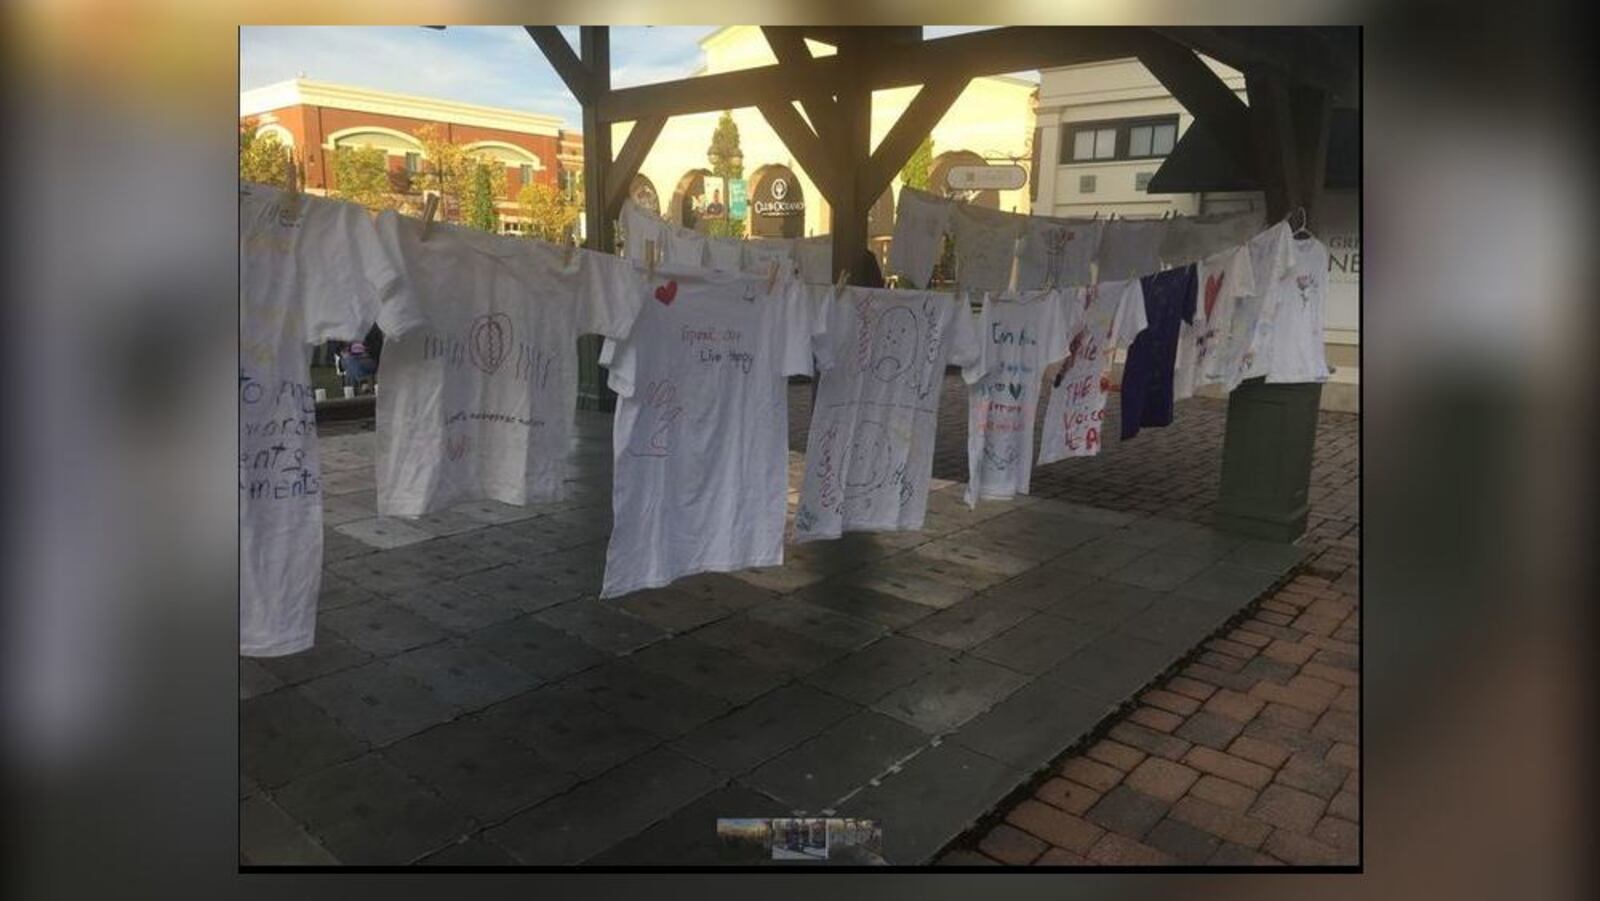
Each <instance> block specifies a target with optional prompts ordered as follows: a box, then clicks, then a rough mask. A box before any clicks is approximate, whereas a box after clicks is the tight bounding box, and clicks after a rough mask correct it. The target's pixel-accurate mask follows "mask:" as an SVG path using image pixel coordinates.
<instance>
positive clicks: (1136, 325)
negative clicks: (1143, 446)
mask: <svg viewBox="0 0 1600 901" xmlns="http://www.w3.org/2000/svg"><path fill="white" fill-rule="evenodd" d="M1073 294H1074V295H1075V296H1073V297H1071V298H1070V299H1069V300H1068V303H1076V304H1077V305H1078V306H1079V307H1080V308H1082V310H1083V318H1082V320H1081V321H1080V325H1079V326H1078V328H1077V330H1076V331H1075V332H1074V334H1073V337H1072V339H1071V341H1070V342H1069V344H1068V346H1067V352H1068V354H1070V356H1068V358H1067V362H1066V365H1065V366H1064V367H1062V369H1061V371H1060V372H1059V373H1057V375H1056V379H1055V382H1054V383H1053V384H1052V386H1051V390H1050V402H1049V404H1048V405H1047V406H1046V408H1045V414H1044V432H1043V435H1042V436H1041V440H1040V444H1039V462H1040V463H1054V462H1055V461H1057V460H1064V459H1066V458H1067V457H1092V456H1094V455H1095V454H1098V453H1100V445H1101V442H1102V441H1103V440H1104V435H1105V429H1104V426H1103V424H1102V420H1103V419H1104V418H1105V408H1106V395H1107V393H1108V392H1110V390H1111V376H1110V370H1111V356H1112V352H1113V351H1114V350H1116V348H1118V347H1128V346H1129V345H1131V344H1133V339H1134V338H1136V337H1138V336H1139V333H1140V332H1142V331H1144V329H1145V326H1146V325H1148V324H1149V320H1148V319H1147V318H1146V317H1145V312H1144V289H1143V288H1142V287H1140V285H1139V280H1138V279H1136V278H1131V279H1126V280H1124V281H1118V282H1101V283H1099V284H1096V285H1089V286H1088V287H1084V288H1077V289H1074V291H1073Z"/></svg>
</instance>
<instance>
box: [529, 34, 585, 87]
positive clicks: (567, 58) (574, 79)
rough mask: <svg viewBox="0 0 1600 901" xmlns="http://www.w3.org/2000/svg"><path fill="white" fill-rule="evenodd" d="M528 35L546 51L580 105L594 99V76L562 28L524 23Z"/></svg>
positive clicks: (542, 50)
mask: <svg viewBox="0 0 1600 901" xmlns="http://www.w3.org/2000/svg"><path fill="white" fill-rule="evenodd" d="M522 27H523V29H525V30H526V31H527V32H528V37H531V38H533V42H534V43H535V44H537V45H539V50H540V51H541V52H543V53H544V58H545V59H547V60H549V61H550V65H551V66H552V67H553V68H554V69H555V70H556V74H557V75H559V76H561V80H562V81H563V82H565V83H566V85H567V90H569V91H571V92H572V96H574V97H576V98H578V105H579V106H587V105H588V104H589V102H590V101H591V100H593V99H594V95H593V92H592V82H593V80H594V76H593V74H592V73H590V71H589V70H588V69H587V68H585V67H584V65H583V63H582V62H581V61H579V59H578V55H577V54H576V53H573V52H572V45H571V44H568V43H567V39H566V38H565V37H563V36H562V34H561V29H559V28H557V27H555V26H554V25H524V26H522Z"/></svg>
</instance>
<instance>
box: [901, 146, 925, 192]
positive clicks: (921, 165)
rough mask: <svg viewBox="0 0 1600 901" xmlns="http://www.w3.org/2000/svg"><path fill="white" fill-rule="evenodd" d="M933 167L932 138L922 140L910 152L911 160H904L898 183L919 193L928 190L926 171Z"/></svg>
mask: <svg viewBox="0 0 1600 901" xmlns="http://www.w3.org/2000/svg"><path fill="white" fill-rule="evenodd" d="M932 167H933V136H932V135H929V136H927V137H926V138H923V139H922V143H921V144H918V145H917V149H916V150H913V151H911V158H910V159H908V160H906V164H905V166H903V167H901V169H900V183H901V184H903V185H905V186H906V187H908V188H916V189H917V190H919V191H926V190H928V171H929V170H930V169H931V168H932Z"/></svg>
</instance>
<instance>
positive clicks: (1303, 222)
mask: <svg viewBox="0 0 1600 901" xmlns="http://www.w3.org/2000/svg"><path fill="white" fill-rule="evenodd" d="M1295 213H1299V214H1300V227H1299V228H1295V229H1294V236H1295V237H1296V238H1309V237H1311V230H1310V229H1309V228H1307V227H1306V226H1308V225H1309V224H1310V216H1309V215H1308V214H1307V213H1306V208H1305V207H1303V206H1297V207H1295V208H1294V209H1292V210H1290V211H1289V215H1287V216H1285V217H1283V221H1284V222H1290V223H1292V222H1293V220H1294V214H1295ZM1289 227H1290V228H1294V226H1293V225H1292V224H1291V225H1290V226H1289Z"/></svg>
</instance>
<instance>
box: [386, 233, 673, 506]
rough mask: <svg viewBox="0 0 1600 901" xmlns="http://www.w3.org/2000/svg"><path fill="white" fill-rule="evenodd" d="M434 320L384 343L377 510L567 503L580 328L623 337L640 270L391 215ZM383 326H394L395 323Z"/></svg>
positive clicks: (389, 237) (420, 297) (419, 297)
mask: <svg viewBox="0 0 1600 901" xmlns="http://www.w3.org/2000/svg"><path fill="white" fill-rule="evenodd" d="M378 229H379V231H380V232H381V233H382V234H383V235H384V237H385V240H386V241H387V242H389V243H391V245H392V246H397V247H398V248H399V251H400V257H401V259H402V260H403V261H404V263H405V266H406V272H407V274H408V276H409V278H410V281H411V283H412V285H414V288H415V290H414V292H413V293H414V296H415V299H416V302H417V305H418V306H419V307H420V309H421V311H422V313H423V315H424V316H425V318H426V320H427V322H428V325H427V327H426V328H423V329H418V330H416V332H415V334H414V335H408V336H406V337H405V338H404V339H401V340H394V341H390V342H388V343H386V344H385V345H384V355H383V363H382V367H383V368H382V376H383V391H382V392H381V393H380V394H379V396H378V410H377V414H378V423H377V431H378V434H377V474H378V512H379V513H381V514H384V515H386V516H420V515H422V514H425V513H430V512H433V511H435V510H441V509H444V508H445V507H449V506H451V505H453V504H456V503H460V502H462V501H469V500H480V499H485V498H487V499H492V500H497V501H500V502H502V503H507V504H515V505H519V506H520V505H524V504H528V503H532V502H536V501H548V500H558V499H560V497H561V492H562V487H563V483H564V480H565V478H566V459H567V453H568V450H569V448H570V445H571V439H572V426H573V416H574V414H573V398H574V397H576V396H577V393H578V351H577V341H578V336H579V335H586V334H598V335H606V336H610V337H624V336H626V335H627V334H628V330H629V329H630V328H631V327H632V326H633V320H634V317H635V316H637V315H638V312H639V298H640V294H641V291H640V289H639V285H640V283H641V281H640V275H639V270H638V268H637V267H635V266H634V265H633V264H631V263H629V262H628V261H627V260H625V259H623V258H622V257H617V256H611V255H609V254H600V253H592V252H589V251H584V250H577V251H574V252H573V254H572V262H571V263H570V265H569V264H567V262H566V259H565V251H564V249H563V248H561V247H558V246H556V245H554V244H547V243H545V242H543V241H533V240H529V239H527V238H512V237H504V236H499V235H491V234H486V233H484V232H480V231H476V230H474V229H470V228H463V227H458V226H451V225H435V226H434V227H433V229H432V230H431V231H430V232H429V234H428V239H427V240H426V241H423V240H422V239H421V230H422V224H421V223H420V222H418V221H417V220H415V219H409V218H406V217H403V216H399V215H396V214H395V213H393V212H385V213H383V214H381V215H380V216H379V218H378ZM379 324H380V325H382V326H384V328H385V331H387V330H388V326H387V324H386V321H385V320H384V319H383V318H380V319H379Z"/></svg>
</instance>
